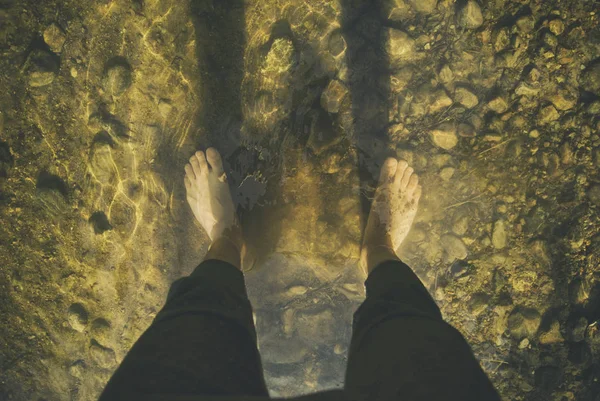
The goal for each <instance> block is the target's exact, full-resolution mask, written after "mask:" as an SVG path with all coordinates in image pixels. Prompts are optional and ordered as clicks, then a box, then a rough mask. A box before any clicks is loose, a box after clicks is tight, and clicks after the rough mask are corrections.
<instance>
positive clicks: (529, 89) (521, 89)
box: [515, 82, 540, 97]
mask: <svg viewBox="0 0 600 401" xmlns="http://www.w3.org/2000/svg"><path fill="white" fill-rule="evenodd" d="M539 93H540V89H539V88H537V87H534V86H531V85H529V84H527V83H525V82H520V83H519V85H517V87H516V89H515V94H517V95H519V96H527V97H534V96H537V95H538V94H539Z"/></svg>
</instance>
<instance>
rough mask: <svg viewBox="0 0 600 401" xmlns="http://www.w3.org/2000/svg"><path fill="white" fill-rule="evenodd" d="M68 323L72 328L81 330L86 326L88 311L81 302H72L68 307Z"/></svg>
mask: <svg viewBox="0 0 600 401" xmlns="http://www.w3.org/2000/svg"><path fill="white" fill-rule="evenodd" d="M67 316H68V321H69V325H71V328H73V330H75V331H78V332H80V333H81V332H83V331H84V330H85V328H86V326H87V322H88V313H87V310H85V308H84V307H83V305H82V304H73V305H71V306H70V307H69V310H68V313H67Z"/></svg>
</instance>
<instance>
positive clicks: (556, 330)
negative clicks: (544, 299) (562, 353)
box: [540, 320, 565, 345]
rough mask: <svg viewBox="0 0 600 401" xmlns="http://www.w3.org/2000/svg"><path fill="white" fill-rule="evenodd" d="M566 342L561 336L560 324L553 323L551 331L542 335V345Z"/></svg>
mask: <svg viewBox="0 0 600 401" xmlns="http://www.w3.org/2000/svg"><path fill="white" fill-rule="evenodd" d="M563 341H565V339H564V338H563V336H562V334H560V323H559V322H558V321H556V320H555V321H553V322H552V324H551V325H550V329H549V330H548V331H546V332H544V333H542V334H540V344H544V345H546V344H556V343H562V342H563Z"/></svg>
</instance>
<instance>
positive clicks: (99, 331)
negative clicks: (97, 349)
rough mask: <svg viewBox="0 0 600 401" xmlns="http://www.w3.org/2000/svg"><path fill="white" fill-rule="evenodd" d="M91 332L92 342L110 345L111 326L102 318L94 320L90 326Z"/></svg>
mask: <svg viewBox="0 0 600 401" xmlns="http://www.w3.org/2000/svg"><path fill="white" fill-rule="evenodd" d="M91 332H92V336H93V337H94V340H96V341H97V342H98V343H99V344H102V345H105V346H106V345H108V344H110V342H111V340H112V338H111V334H112V333H111V325H110V322H109V321H108V320H106V319H103V318H98V319H95V320H94V321H93V322H92V325H91Z"/></svg>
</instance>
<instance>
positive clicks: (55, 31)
mask: <svg viewBox="0 0 600 401" xmlns="http://www.w3.org/2000/svg"><path fill="white" fill-rule="evenodd" d="M66 40H67V35H65V32H64V31H63V30H62V29H61V27H59V26H58V25H56V24H51V25H50V26H48V28H46V30H45V31H44V42H46V44H47V45H48V47H50V49H51V50H52V51H53V52H54V53H60V52H62V49H63V46H64V44H65V41H66Z"/></svg>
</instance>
